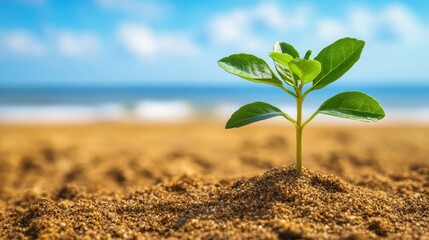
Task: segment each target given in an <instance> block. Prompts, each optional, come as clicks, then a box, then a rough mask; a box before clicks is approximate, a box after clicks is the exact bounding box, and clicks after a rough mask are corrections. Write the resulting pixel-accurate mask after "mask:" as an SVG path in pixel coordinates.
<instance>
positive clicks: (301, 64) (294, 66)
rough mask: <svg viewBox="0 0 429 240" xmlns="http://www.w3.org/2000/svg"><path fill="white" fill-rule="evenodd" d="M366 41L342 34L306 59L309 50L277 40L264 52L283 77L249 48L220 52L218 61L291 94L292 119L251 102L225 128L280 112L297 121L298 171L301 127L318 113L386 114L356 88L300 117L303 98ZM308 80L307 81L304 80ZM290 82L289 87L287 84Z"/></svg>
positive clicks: (367, 117) (336, 74)
mask: <svg viewBox="0 0 429 240" xmlns="http://www.w3.org/2000/svg"><path fill="white" fill-rule="evenodd" d="M364 45H365V42H364V41H361V40H357V39H354V38H343V39H340V40H338V41H336V42H334V43H332V44H331V45H329V46H327V47H326V48H324V49H323V50H322V51H321V52H320V53H319V54H318V55H317V56H316V57H315V58H314V60H310V56H311V53H312V52H311V50H308V51H307V52H306V54H305V56H304V58H301V57H300V55H299V53H298V51H297V50H296V49H295V48H294V47H293V46H292V45H290V44H288V43H285V42H275V43H274V49H273V51H272V52H270V53H269V54H268V55H269V56H270V57H271V58H272V59H273V61H274V66H275V68H276V70H277V72H278V74H279V75H280V77H281V79H282V80H283V81H281V80H280V78H279V77H277V76H276V74H275V73H274V71H273V70H271V68H270V67H269V66H268V64H267V63H266V62H265V61H264V60H262V59H261V58H258V57H256V56H253V55H251V54H246V53H240V54H233V55H231V56H229V57H225V58H222V59H221V60H219V61H218V64H219V66H220V67H221V68H223V69H224V70H225V71H227V72H229V73H231V74H234V75H237V76H239V77H241V78H243V79H245V80H249V81H252V82H258V83H265V84H270V85H273V86H276V87H279V88H281V89H282V90H283V91H285V92H286V93H287V94H289V95H291V96H292V97H293V98H295V101H296V115H297V117H296V119H293V118H291V117H290V116H289V115H288V114H286V113H284V112H282V111H281V110H280V109H279V108H277V107H274V106H272V105H270V104H268V103H264V102H254V103H250V104H247V105H244V106H242V107H241V108H240V109H238V110H237V111H236V112H235V113H233V114H232V116H231V118H230V119H229V120H228V122H227V123H226V127H225V128H226V129H229V128H238V127H242V126H245V125H248V124H250V123H253V122H257V121H261V120H265V119H268V118H272V117H276V116H282V117H284V118H286V119H287V120H288V121H290V122H291V123H293V124H294V125H295V129H296V170H297V171H298V172H299V173H300V172H301V171H302V132H303V129H304V127H305V126H307V124H308V123H309V122H310V121H311V120H313V118H314V117H316V115H317V114H319V113H320V114H326V115H331V116H335V117H341V118H348V119H353V120H360V121H367V122H371V121H377V120H380V119H382V118H383V117H384V116H385V114H384V110H383V108H382V107H381V106H380V104H379V103H378V102H377V101H376V100H375V99H373V98H372V97H370V96H368V95H366V94H364V93H361V92H356V91H350V92H343V93H340V94H337V95H335V96H333V97H331V98H330V99H328V100H326V101H325V102H324V103H323V104H322V105H321V106H320V107H319V108H318V109H317V111H315V112H314V113H313V114H312V115H311V116H310V117H309V118H308V119H307V120H306V121H304V120H303V118H302V104H303V102H304V99H305V97H307V95H308V94H309V93H311V92H313V91H315V90H319V89H322V88H324V87H326V86H327V85H329V84H331V83H333V82H334V81H336V80H338V79H339V78H340V77H341V76H343V75H344V74H345V73H346V72H347V71H348V70H349V69H350V68H351V67H352V66H353V65H354V64H355V63H356V62H357V61H358V60H359V58H360V55H361V53H362V49H363V47H364ZM309 83H311V86H308V87H307V84H309ZM287 87H289V88H287Z"/></svg>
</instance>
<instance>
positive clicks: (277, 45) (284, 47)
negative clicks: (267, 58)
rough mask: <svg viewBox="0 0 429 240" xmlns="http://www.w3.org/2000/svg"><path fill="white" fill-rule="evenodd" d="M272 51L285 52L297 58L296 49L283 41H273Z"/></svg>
mask: <svg viewBox="0 0 429 240" xmlns="http://www.w3.org/2000/svg"><path fill="white" fill-rule="evenodd" d="M273 52H279V53H286V54H289V55H291V56H292V57H293V58H299V53H298V51H297V50H296V49H295V48H294V47H293V46H292V45H290V44H289V43H285V42H279V41H276V42H274V47H273Z"/></svg>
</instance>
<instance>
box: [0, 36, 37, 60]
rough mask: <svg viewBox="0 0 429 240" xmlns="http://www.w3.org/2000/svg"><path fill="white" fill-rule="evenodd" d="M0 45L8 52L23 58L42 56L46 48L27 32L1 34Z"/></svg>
mask: <svg viewBox="0 0 429 240" xmlns="http://www.w3.org/2000/svg"><path fill="white" fill-rule="evenodd" d="M0 43H1V45H2V47H3V48H5V50H6V52H10V53H12V54H17V55H21V56H41V55H43V54H44V53H45V46H44V45H43V44H42V43H41V42H40V41H39V40H38V39H36V38H35V37H34V36H33V35H32V34H30V33H29V32H28V31H25V30H13V31H9V32H4V33H0Z"/></svg>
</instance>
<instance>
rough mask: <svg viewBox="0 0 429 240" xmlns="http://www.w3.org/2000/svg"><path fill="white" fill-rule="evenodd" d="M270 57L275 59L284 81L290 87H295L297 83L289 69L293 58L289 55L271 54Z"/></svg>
mask: <svg viewBox="0 0 429 240" xmlns="http://www.w3.org/2000/svg"><path fill="white" fill-rule="evenodd" d="M268 55H269V56H270V57H271V58H272V59H273V61H274V65H275V67H276V70H277V72H278V73H279V74H280V76H281V77H282V79H283V80H284V81H285V82H286V83H287V84H289V85H291V86H294V85H295V81H294V78H293V75H292V72H291V70H290V69H289V62H290V61H292V60H293V57H292V56H291V55H289V54H287V53H280V52H270V53H268Z"/></svg>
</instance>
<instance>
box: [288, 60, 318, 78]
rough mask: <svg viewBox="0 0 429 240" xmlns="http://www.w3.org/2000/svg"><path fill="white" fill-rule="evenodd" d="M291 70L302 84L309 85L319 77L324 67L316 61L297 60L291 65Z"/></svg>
mask: <svg viewBox="0 0 429 240" xmlns="http://www.w3.org/2000/svg"><path fill="white" fill-rule="evenodd" d="M289 66H290V69H291V70H292V72H293V73H295V74H296V75H297V76H298V77H299V78H300V79H301V81H302V82H304V83H309V82H311V81H313V79H315V78H316V77H317V75H319V73H320V70H321V68H322V66H321V65H320V63H319V62H318V61H316V60H305V59H299V58H296V59H294V60H292V61H291V62H290V63H289Z"/></svg>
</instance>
